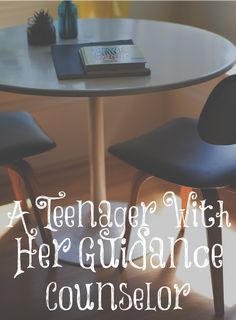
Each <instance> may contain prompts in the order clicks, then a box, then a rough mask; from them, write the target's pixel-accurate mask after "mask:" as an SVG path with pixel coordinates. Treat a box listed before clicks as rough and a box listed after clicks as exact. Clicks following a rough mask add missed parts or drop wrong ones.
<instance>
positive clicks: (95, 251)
mask: <svg viewBox="0 0 236 320" xmlns="http://www.w3.org/2000/svg"><path fill="white" fill-rule="evenodd" d="M110 203H111V216H112V213H113V212H114V210H115V208H117V207H127V204H126V203H124V202H123V203H122V202H110ZM139 213H140V214H139V215H138V218H137V221H138V226H139V225H140V224H141V218H142V214H141V207H139ZM119 217H120V218H121V219H120V218H118V215H117V220H118V221H120V223H122V217H121V216H119ZM146 222H147V224H148V229H149V230H150V234H149V235H144V230H142V231H141V230H140V231H141V235H142V237H143V238H144V239H145V241H144V242H143V243H144V245H142V244H141V238H140V236H139V235H138V234H139V232H140V231H139V232H138V229H139V227H133V228H132V231H131V236H130V242H129V247H128V250H127V253H128V254H127V255H126V258H127V257H129V252H130V250H132V255H131V258H132V260H135V259H137V258H140V257H142V256H143V255H146V254H147V253H148V248H149V242H150V239H151V237H153V236H155V224H156V223H157V219H156V214H150V213H149V212H148V213H147V214H146ZM122 230H123V227H116V226H113V227H112V228H109V236H108V238H111V239H115V238H119V237H120V236H121V234H122ZM100 231H101V228H100V227H95V228H92V227H91V226H90V225H87V226H84V227H79V228H78V227H77V226H75V227H73V228H70V227H68V226H63V227H61V228H59V229H58V231H57V232H52V236H53V238H54V239H56V240H57V241H58V243H59V244H60V243H61V242H63V240H65V239H66V238H69V239H70V241H71V247H70V249H69V250H68V252H63V250H62V249H60V251H59V260H60V261H63V262H67V263H72V264H78V265H81V264H83V265H84V266H88V265H90V264H91V261H92V259H93V264H94V265H95V266H101V260H103V261H104V264H106V265H107V264H109V263H110V261H111V259H112V258H114V259H119V258H120V252H121V238H119V239H117V240H116V241H115V243H114V248H113V250H112V246H111V241H109V240H102V245H99V244H98V243H99V241H98V240H99V239H101V237H100ZM88 237H89V238H88ZM83 238H86V240H85V241H84V242H83V246H82V250H80V249H79V248H80V246H81V241H82V239H83ZM91 241H92V248H91V247H90V246H91ZM97 241H98V242H97ZM138 241H139V242H138ZM36 243H37V245H40V244H41V243H42V240H41V237H40V236H39V237H37V238H36ZM80 251H81V254H80ZM88 255H89V256H88Z"/></svg>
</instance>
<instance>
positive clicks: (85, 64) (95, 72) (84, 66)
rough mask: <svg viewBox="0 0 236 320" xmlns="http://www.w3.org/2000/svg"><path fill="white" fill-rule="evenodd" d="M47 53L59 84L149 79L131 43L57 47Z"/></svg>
mask: <svg viewBox="0 0 236 320" xmlns="http://www.w3.org/2000/svg"><path fill="white" fill-rule="evenodd" d="M51 50H52V58H53V62H54V66H55V71H56V74H57V78H58V79H59V80H66V79H68V80H69V79H86V78H102V77H123V76H148V75H150V69H149V68H148V67H147V66H146V63H147V62H146V59H145V57H144V56H143V54H142V53H141V51H140V50H139V48H138V47H137V46H136V45H135V44H134V43H133V41H132V40H131V39H129V40H115V41H105V42H90V43H76V44H60V45H58V44H57V45H52V47H51Z"/></svg>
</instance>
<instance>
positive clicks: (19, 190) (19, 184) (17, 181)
mask: <svg viewBox="0 0 236 320" xmlns="http://www.w3.org/2000/svg"><path fill="white" fill-rule="evenodd" d="M7 171H8V175H9V177H10V180H11V185H12V189H13V192H14V195H15V199H16V200H17V201H21V208H22V210H23V211H28V205H27V202H26V196H25V192H24V188H23V181H22V179H21V177H20V175H19V174H18V173H17V172H16V171H14V170H12V169H11V168H9V167H8V168H7ZM24 220H25V222H26V223H27V224H29V223H30V217H29V216H28V215H24Z"/></svg>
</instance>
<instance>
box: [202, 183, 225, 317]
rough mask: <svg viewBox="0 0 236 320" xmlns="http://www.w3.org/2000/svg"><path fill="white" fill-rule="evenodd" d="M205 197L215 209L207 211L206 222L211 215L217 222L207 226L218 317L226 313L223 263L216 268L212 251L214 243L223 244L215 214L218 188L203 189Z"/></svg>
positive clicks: (214, 297)
mask: <svg viewBox="0 0 236 320" xmlns="http://www.w3.org/2000/svg"><path fill="white" fill-rule="evenodd" d="M201 192H202V195H203V199H206V201H207V204H209V205H212V206H213V208H214V209H213V210H206V211H205V219H206V223H208V219H209V218H210V217H214V219H215V224H214V225H213V226H212V227H210V228H207V241H208V247H209V258H210V259H209V260H210V269H211V282H212V290H213V299H214V307H215V315H216V316H217V317H221V316H223V314H224V284H223V265H222V267H221V268H215V267H214V265H213V264H212V260H211V253H212V247H213V246H214V244H216V243H218V244H221V245H222V232H221V228H219V227H218V225H219V221H218V219H220V218H219V217H216V216H215V212H217V211H219V210H218V206H219V204H218V202H217V200H218V193H217V190H216V189H202V190H201Z"/></svg>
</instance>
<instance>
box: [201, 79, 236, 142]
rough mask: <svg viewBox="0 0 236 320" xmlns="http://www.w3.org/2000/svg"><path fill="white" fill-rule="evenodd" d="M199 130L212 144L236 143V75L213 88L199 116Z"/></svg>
mask: <svg viewBox="0 0 236 320" xmlns="http://www.w3.org/2000/svg"><path fill="white" fill-rule="evenodd" d="M198 132H199V135H200V137H201V138H202V139H203V140H205V141H206V142H209V143H212V144H221V145H228V144H236V75H233V76H229V77H227V78H225V79H224V80H222V81H221V82H220V83H218V84H217V86H216V87H215V88H214V89H213V91H212V92H211V94H210V95H209V97H208V99H207V102H206V104H205V106H204V108H203V110H202V112H201V115H200V117H199V121H198Z"/></svg>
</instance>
